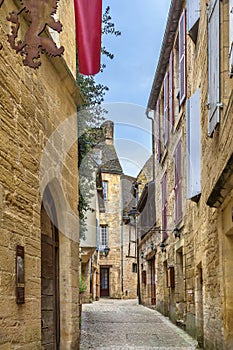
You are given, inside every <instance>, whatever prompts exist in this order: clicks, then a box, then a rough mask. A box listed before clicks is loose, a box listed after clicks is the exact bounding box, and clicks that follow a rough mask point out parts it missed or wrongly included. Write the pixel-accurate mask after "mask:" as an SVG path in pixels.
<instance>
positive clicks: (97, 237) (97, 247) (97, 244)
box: [95, 219, 99, 250]
mask: <svg viewBox="0 0 233 350" xmlns="http://www.w3.org/2000/svg"><path fill="white" fill-rule="evenodd" d="M95 222H96V224H95V225H96V249H97V250H98V249H99V235H98V233H99V221H98V219H96V221H95Z"/></svg>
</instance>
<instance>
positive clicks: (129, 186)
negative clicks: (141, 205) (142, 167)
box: [121, 175, 136, 214]
mask: <svg viewBox="0 0 233 350" xmlns="http://www.w3.org/2000/svg"><path fill="white" fill-rule="evenodd" d="M135 180H136V179H135V178H134V177H132V176H128V175H122V176H121V183H122V198H123V211H124V214H127V213H128V212H129V211H130V210H131V209H132V207H134V206H135V205H136V198H135V193H134V191H133V183H134V182H135Z"/></svg>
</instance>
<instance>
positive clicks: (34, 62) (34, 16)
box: [0, 0, 64, 68]
mask: <svg viewBox="0 0 233 350" xmlns="http://www.w3.org/2000/svg"><path fill="white" fill-rule="evenodd" d="M3 2H4V0H0V7H1V6H2V4H3ZM58 2H59V0H40V1H38V0H30V1H24V2H23V5H21V7H20V9H19V11H18V12H17V13H16V12H10V13H9V15H8V17H7V20H8V21H10V22H11V24H12V25H11V33H10V34H8V41H9V43H10V45H11V47H12V49H14V50H15V51H16V53H20V55H21V56H23V58H24V59H23V64H24V65H25V66H28V67H31V68H38V67H39V66H40V64H41V62H40V60H39V59H40V54H41V53H46V54H47V55H48V56H53V57H55V56H61V55H62V54H63V52H64V47H63V46H61V47H59V48H58V47H57V46H56V44H55V42H54V41H53V39H52V38H51V37H47V36H43V33H44V32H45V29H46V27H49V28H51V29H53V30H54V31H56V32H58V33H60V32H61V31H62V24H61V23H60V21H56V20H55V19H54V15H55V13H56V11H57V5H58ZM23 15H24V17H25V18H27V20H28V23H29V26H28V29H27V31H26V33H25V35H24V37H22V38H20V37H18V34H19V33H21V28H20V17H21V18H23ZM1 48H2V44H1V43H0V50H1Z"/></svg>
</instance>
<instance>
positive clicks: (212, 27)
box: [208, 0, 220, 136]
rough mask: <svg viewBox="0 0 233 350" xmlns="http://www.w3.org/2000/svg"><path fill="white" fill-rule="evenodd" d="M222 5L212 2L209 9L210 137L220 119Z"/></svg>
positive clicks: (211, 0)
mask: <svg viewBox="0 0 233 350" xmlns="http://www.w3.org/2000/svg"><path fill="white" fill-rule="evenodd" d="M219 28H220V4H219V0H210V4H209V9H208V108H209V113H208V135H209V136H212V134H213V132H214V130H215V128H216V126H217V124H218V123H219V119H220V111H219V102H220V101H219V98H220V89H219V79H220V48H219V38H220V36H219Z"/></svg>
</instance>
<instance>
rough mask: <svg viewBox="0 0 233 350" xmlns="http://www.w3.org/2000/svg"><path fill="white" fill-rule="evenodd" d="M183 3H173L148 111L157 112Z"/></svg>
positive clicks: (175, 0)
mask: <svg viewBox="0 0 233 350" xmlns="http://www.w3.org/2000/svg"><path fill="white" fill-rule="evenodd" d="M183 3H184V1H183V0H172V1H171V5H170V9H169V13H168V19H167V25H166V29H165V33H164V36H163V42H162V46H161V50H160V56H159V61H158V65H157V69H156V72H155V76H154V81H153V85H152V89H151V93H150V96H149V100H148V103H147V109H148V110H150V109H151V110H155V108H156V102H157V99H158V96H159V92H160V90H161V85H162V83H163V79H164V76H165V73H166V69H167V65H168V63H169V58H170V52H171V49H172V47H173V45H174V39H175V35H176V30H177V26H178V22H179V18H180V15H181V12H182V9H183Z"/></svg>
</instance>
